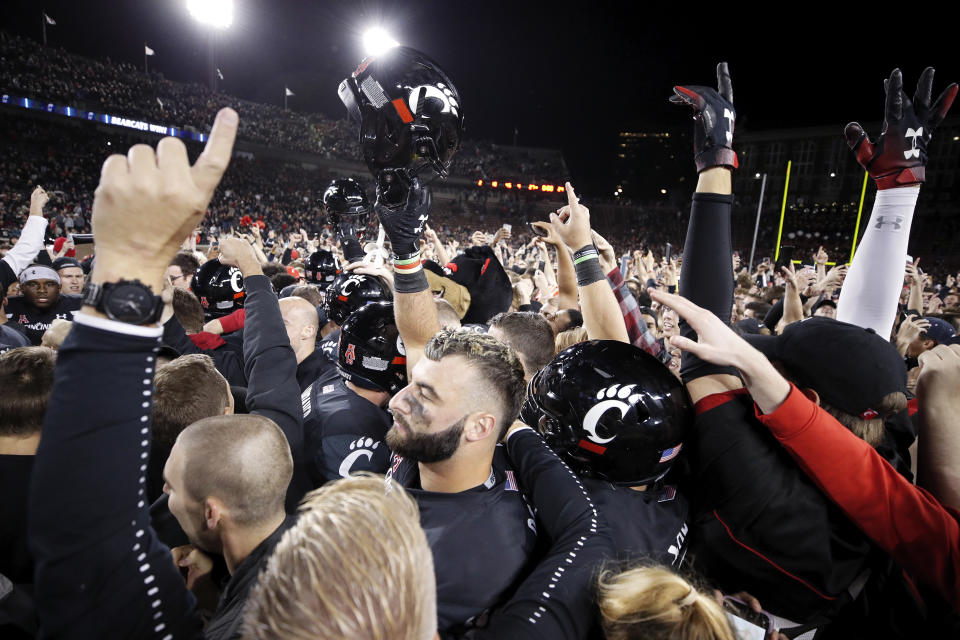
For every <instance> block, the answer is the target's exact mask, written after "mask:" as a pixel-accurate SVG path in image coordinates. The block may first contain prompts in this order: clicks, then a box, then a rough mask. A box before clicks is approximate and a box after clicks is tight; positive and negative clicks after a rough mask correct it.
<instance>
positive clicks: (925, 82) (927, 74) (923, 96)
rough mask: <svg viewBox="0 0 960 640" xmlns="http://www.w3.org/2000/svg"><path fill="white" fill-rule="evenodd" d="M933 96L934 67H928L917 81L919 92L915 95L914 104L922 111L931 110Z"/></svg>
mask: <svg viewBox="0 0 960 640" xmlns="http://www.w3.org/2000/svg"><path fill="white" fill-rule="evenodd" d="M932 95H933V67H927V68H926V69H924V70H923V73H921V74H920V80H919V81H917V90H916V91H915V92H914V94H913V103H914V104H915V105H917V106H919V107H920V108H922V109H928V108H930V98H931V96H932Z"/></svg>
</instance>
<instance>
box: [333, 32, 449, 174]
mask: <svg viewBox="0 0 960 640" xmlns="http://www.w3.org/2000/svg"><path fill="white" fill-rule="evenodd" d="M337 92H338V93H339V95H340V100H341V101H342V102H343V104H344V106H345V107H346V108H347V113H348V115H349V116H350V119H351V120H352V121H353V122H355V123H357V124H359V126H360V147H361V149H362V151H363V159H364V160H365V161H366V163H367V167H369V169H370V172H371V173H372V174H373V175H374V176H375V177H377V178H378V180H379V178H380V176H381V174H384V173H395V174H397V175H398V176H399V177H402V178H403V181H404V182H406V183H409V181H410V179H412V178H414V177H418V178H419V181H420V184H422V185H426V184H429V183H430V182H431V181H432V180H433V179H434V178H436V177H437V176H442V177H445V176H446V175H447V170H448V169H449V167H450V160H451V159H452V158H453V155H454V154H455V153H456V152H457V150H458V149H459V148H460V140H461V138H462V136H463V107H462V105H461V102H460V94H459V93H458V92H457V89H456V87H455V86H454V85H453V83H452V82H451V81H450V78H449V77H447V74H445V73H444V72H443V70H442V69H441V68H440V66H439V65H438V64H437V63H436V62H434V61H433V60H431V59H430V58H429V57H427V56H426V55H424V54H423V53H421V52H419V51H417V50H415V49H411V48H409V47H394V48H392V49H390V50H389V51H386V52H384V53H382V54H379V55H377V56H370V57H367V58H365V59H364V60H363V62H361V63H360V66H358V67H357V68H356V70H355V71H354V72H353V74H351V76H350V77H349V78H347V79H345V80H344V81H343V82H341V83H340V87H339V89H338V91H337Z"/></svg>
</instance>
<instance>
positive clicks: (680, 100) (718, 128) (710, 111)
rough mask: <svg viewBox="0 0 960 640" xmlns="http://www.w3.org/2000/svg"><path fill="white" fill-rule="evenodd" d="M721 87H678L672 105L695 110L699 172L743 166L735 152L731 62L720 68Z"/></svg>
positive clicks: (696, 155) (694, 137)
mask: <svg viewBox="0 0 960 640" xmlns="http://www.w3.org/2000/svg"><path fill="white" fill-rule="evenodd" d="M717 88H718V89H719V92H718V91H716V90H714V89H711V88H710V87H697V86H689V87H679V86H678V87H674V88H673V93H674V95H672V96H670V102H673V103H674V104H688V105H690V106H691V107H693V121H694V125H693V150H694V153H695V156H694V159H695V160H696V163H697V173H700V172H701V171H703V170H704V169H709V168H710V167H730V168H731V169H736V168H737V167H738V166H740V163H739V162H738V160H737V154H736V152H735V151H734V150H733V146H732V145H733V124H734V121H735V120H736V118H737V112H736V111H735V110H734V108H733V85H732V84H731V83H730V71H729V69H727V63H726V62H721V63H720V64H718V65H717Z"/></svg>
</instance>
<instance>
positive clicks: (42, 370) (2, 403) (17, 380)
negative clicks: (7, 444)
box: [0, 347, 56, 436]
mask: <svg viewBox="0 0 960 640" xmlns="http://www.w3.org/2000/svg"><path fill="white" fill-rule="evenodd" d="M55 363H56V352H54V351H53V350H51V349H48V348H46V347H19V348H17V349H11V350H10V351H7V352H6V353H5V354H3V355H2V356H0V390H2V393H0V436H28V435H31V434H34V433H36V432H38V431H40V427H41V426H42V425H43V416H44V415H45V414H46V412H47V401H48V400H49V399H50V392H51V391H52V390H53V368H54V364H55Z"/></svg>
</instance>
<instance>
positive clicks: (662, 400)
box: [520, 340, 694, 486]
mask: <svg viewBox="0 0 960 640" xmlns="http://www.w3.org/2000/svg"><path fill="white" fill-rule="evenodd" d="M520 418H521V419H522V420H523V421H524V422H525V423H526V424H528V425H530V426H532V427H534V428H537V429H539V430H540V432H541V433H542V434H543V436H544V438H545V439H546V441H547V444H548V445H549V446H550V448H551V449H553V450H554V451H556V452H557V454H558V455H559V456H560V457H561V458H563V460H564V461H565V462H566V463H567V464H568V465H569V466H570V467H571V468H572V469H573V470H574V472H576V473H577V474H579V475H582V476H586V477H593V478H601V479H604V480H607V481H609V482H612V483H614V484H620V485H626V486H639V485H644V484H650V483H652V482H655V481H657V480H659V479H660V478H662V477H663V476H664V475H666V473H667V471H669V470H670V467H671V465H672V464H673V460H674V458H676V456H677V454H678V453H679V452H680V448H681V446H682V445H683V441H684V438H686V436H687V434H688V433H689V432H690V429H691V427H692V425H693V419H694V413H693V405H692V404H691V402H690V397H689V396H688V395H687V392H686V389H685V388H684V387H683V384H682V383H681V382H680V380H678V379H677V378H676V377H674V375H673V374H672V373H670V370H669V369H668V368H667V367H665V366H664V365H663V364H662V363H661V362H660V361H659V360H657V359H656V358H654V357H653V356H651V355H649V354H648V353H646V352H644V351H642V350H640V349H638V348H637V347H634V346H633V345H630V344H626V343H623V342H616V341H612V340H590V341H587V342H581V343H579V344H576V345H574V346H572V347H570V348H569V349H565V350H564V351H562V352H560V353H559V354H558V355H557V357H556V358H554V359H553V361H552V362H551V363H550V364H548V365H547V366H546V367H544V368H543V369H541V370H540V371H539V372H537V373H536V374H535V375H534V376H533V378H532V379H531V380H530V384H529V386H528V389H527V399H526V401H525V402H524V406H523V410H522V411H521V413H520Z"/></svg>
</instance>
